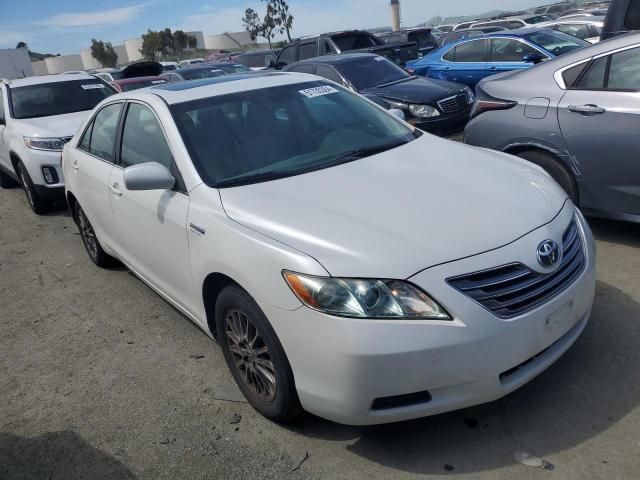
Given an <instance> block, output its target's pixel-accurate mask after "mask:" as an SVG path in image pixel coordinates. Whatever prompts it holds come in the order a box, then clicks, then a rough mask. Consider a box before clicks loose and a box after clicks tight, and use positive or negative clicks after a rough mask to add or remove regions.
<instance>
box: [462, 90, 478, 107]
mask: <svg viewBox="0 0 640 480" xmlns="http://www.w3.org/2000/svg"><path fill="white" fill-rule="evenodd" d="M464 91H465V93H466V94H467V103H468V104H469V105H471V104H472V103H473V102H475V101H476V94H475V93H473V90H471V89H470V88H469V87H467V88H465V90H464Z"/></svg>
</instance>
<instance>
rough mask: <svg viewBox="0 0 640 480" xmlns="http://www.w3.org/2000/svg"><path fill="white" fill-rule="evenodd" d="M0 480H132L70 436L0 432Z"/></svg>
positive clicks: (129, 474) (114, 463) (115, 464)
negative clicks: (30, 436)
mask: <svg viewBox="0 0 640 480" xmlns="http://www.w3.org/2000/svg"><path fill="white" fill-rule="evenodd" d="M0 478H2V479H3V480H17V479H20V480H28V479H29V480H30V479H34V480H35V479H38V480H43V479H44V480H47V479H50V480H56V479H60V480H73V479H92V480H103V479H104V480H107V479H115V478H117V479H133V478H136V477H135V475H134V474H133V473H132V472H131V471H129V470H128V469H127V468H126V467H125V466H124V465H123V464H122V463H120V462H119V461H118V460H117V459H115V458H113V457H111V456H109V455H107V454H106V453H104V452H102V451H100V450H98V449H96V448H94V447H92V446H91V445H89V444H88V443H87V442H85V441H84V440H83V439H82V438H81V437H79V436H78V435H77V434H75V433H74V432H67V431H63V432H50V433H45V434H44V435H41V436H39V437H33V438H25V437H19V436H16V435H12V434H10V433H4V432H0Z"/></svg>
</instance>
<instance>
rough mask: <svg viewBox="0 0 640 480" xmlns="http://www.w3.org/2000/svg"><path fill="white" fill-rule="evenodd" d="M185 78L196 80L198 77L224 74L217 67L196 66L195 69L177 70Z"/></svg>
mask: <svg viewBox="0 0 640 480" xmlns="http://www.w3.org/2000/svg"><path fill="white" fill-rule="evenodd" d="M179 73H180V75H182V78H184V79H185V80H198V79H200V78H213V77H221V76H222V75H226V73H225V72H223V71H222V70H220V69H219V68H198V69H196V70H182V71H180V72H179Z"/></svg>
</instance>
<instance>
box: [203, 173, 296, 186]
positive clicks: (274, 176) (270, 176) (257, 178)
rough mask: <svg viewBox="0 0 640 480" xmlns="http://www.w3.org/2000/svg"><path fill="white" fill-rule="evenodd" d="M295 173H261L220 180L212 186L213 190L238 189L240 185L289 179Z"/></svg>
mask: <svg viewBox="0 0 640 480" xmlns="http://www.w3.org/2000/svg"><path fill="white" fill-rule="evenodd" d="M295 174H296V172H291V171H283V172H261V173H254V174H252V175H243V176H241V177H236V178H230V179H228V180H222V181H221V182H218V183H216V184H214V185H213V187H214V188H227V187H238V186H240V185H248V184H250V183H258V182H266V181H268V180H278V179H279V178H285V177H290V176H291V175H295Z"/></svg>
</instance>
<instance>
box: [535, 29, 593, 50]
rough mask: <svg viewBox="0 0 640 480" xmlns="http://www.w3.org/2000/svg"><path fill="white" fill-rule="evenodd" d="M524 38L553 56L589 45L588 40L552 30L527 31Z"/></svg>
mask: <svg viewBox="0 0 640 480" xmlns="http://www.w3.org/2000/svg"><path fill="white" fill-rule="evenodd" d="M524 38H526V39H527V40H529V41H530V42H533V43H534V44H536V45H539V46H540V47H542V48H544V49H545V50H546V51H547V52H551V53H553V54H554V55H555V56H559V55H564V54H565V53H569V52H572V51H573V50H577V49H579V48H582V47H586V46H588V45H591V44H590V43H589V42H586V41H584V40H580V39H579V38H576V37H572V36H571V35H567V34H566V33H562V32H554V31H553V30H543V31H539V32H534V33H529V34H527V35H524Z"/></svg>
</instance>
